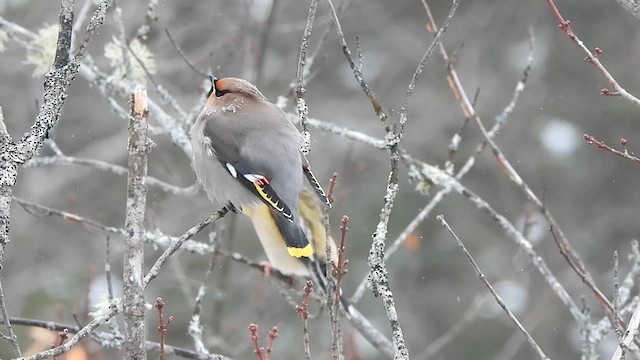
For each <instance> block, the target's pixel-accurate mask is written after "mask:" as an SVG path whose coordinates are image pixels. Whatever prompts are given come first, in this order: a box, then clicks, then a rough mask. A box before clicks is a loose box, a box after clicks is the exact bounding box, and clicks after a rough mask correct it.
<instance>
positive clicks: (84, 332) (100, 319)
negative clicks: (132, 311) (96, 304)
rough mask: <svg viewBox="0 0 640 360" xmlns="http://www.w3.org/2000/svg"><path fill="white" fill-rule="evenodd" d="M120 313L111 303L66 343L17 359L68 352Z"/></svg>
mask: <svg viewBox="0 0 640 360" xmlns="http://www.w3.org/2000/svg"><path fill="white" fill-rule="evenodd" d="M121 312H122V308H121V307H120V306H118V305H117V304H115V303H112V304H111V305H110V306H109V309H108V310H106V311H104V312H102V313H101V314H99V315H97V316H96V317H94V319H93V320H91V321H90V322H89V323H88V324H87V325H85V326H84V327H83V328H82V329H80V330H79V331H78V332H77V333H76V334H75V335H74V336H72V337H71V338H70V339H69V340H67V342H65V343H64V344H62V345H60V346H57V347H54V348H53V349H50V350H46V351H41V352H39V353H37V354H34V355H31V356H29V357H24V358H19V359H18V360H43V359H48V358H52V357H56V356H60V355H62V354H65V353H67V352H69V351H70V350H71V349H72V348H73V347H74V346H75V345H76V344H78V342H80V340H82V339H84V338H85V337H89V336H90V335H91V333H92V332H93V330H95V329H96V328H97V327H98V326H100V325H103V324H105V323H106V322H107V321H109V320H110V319H111V318H112V317H114V316H116V315H117V314H119V313H121Z"/></svg>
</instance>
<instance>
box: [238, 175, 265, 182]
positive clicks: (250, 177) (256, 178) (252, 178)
mask: <svg viewBox="0 0 640 360" xmlns="http://www.w3.org/2000/svg"><path fill="white" fill-rule="evenodd" d="M243 176H244V178H245V179H247V180H249V181H251V182H252V183H254V182H256V181H259V180H264V179H265V177H264V176H262V175H258V174H246V175H243Z"/></svg>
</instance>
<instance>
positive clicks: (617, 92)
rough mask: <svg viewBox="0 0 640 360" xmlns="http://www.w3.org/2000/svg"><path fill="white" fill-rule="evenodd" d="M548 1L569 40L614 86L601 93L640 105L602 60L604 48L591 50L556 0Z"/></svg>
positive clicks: (639, 101)
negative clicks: (572, 26) (562, 12)
mask: <svg viewBox="0 0 640 360" xmlns="http://www.w3.org/2000/svg"><path fill="white" fill-rule="evenodd" d="M547 2H548V3H549V6H550V7H551V11H552V12H553V15H554V16H555V18H556V20H557V21H558V28H559V29H560V30H561V31H562V32H564V33H565V34H566V35H567V37H568V38H569V40H571V41H572V42H573V43H575V44H576V45H578V47H579V48H580V49H582V51H584V53H585V54H587V57H586V58H585V61H586V62H588V63H590V64H593V65H594V66H595V67H596V69H597V70H598V71H599V72H600V73H601V74H602V75H603V76H604V77H605V79H607V82H608V83H609V86H611V87H612V88H613V91H611V90H609V89H607V88H604V89H602V90H600V93H601V94H602V95H604V96H620V97H621V98H623V99H625V100H627V101H629V102H631V103H632V104H634V105H635V106H640V99H638V98H637V97H635V96H633V95H631V94H630V93H629V92H627V90H625V89H624V88H623V87H622V86H620V84H618V81H617V80H616V79H615V78H614V77H613V75H611V73H609V70H607V68H606V67H605V66H604V65H603V64H602V63H601V62H600V59H599V58H598V55H600V54H601V53H602V50H600V49H599V48H595V50H594V52H595V54H594V53H592V52H591V50H589V48H588V47H587V46H586V45H585V44H584V42H582V40H580V38H578V36H577V35H576V34H575V33H574V32H573V30H572V29H571V22H570V21H569V20H565V19H564V17H563V16H562V14H561V13H560V11H559V10H558V8H557V7H556V4H555V2H554V0H547Z"/></svg>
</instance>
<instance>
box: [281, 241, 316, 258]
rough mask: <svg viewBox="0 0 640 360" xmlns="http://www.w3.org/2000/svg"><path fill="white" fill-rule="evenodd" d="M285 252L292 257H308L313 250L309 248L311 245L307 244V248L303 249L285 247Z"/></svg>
mask: <svg viewBox="0 0 640 360" xmlns="http://www.w3.org/2000/svg"><path fill="white" fill-rule="evenodd" d="M287 252H289V255H291V256H293V257H297V258H299V257H303V256H304V257H309V256H311V254H313V249H312V248H311V244H307V246H305V247H303V248H296V247H289V246H287Z"/></svg>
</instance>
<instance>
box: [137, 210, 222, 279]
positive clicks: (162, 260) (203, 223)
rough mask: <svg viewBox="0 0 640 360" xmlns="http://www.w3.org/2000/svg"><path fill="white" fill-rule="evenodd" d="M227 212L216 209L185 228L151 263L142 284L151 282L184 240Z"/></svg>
mask: <svg viewBox="0 0 640 360" xmlns="http://www.w3.org/2000/svg"><path fill="white" fill-rule="evenodd" d="M227 212H229V210H228V209H227V208H222V209H220V210H218V211H217V212H216V213H215V214H213V215H209V216H208V217H207V218H206V219H204V220H203V221H201V222H200V223H199V224H197V225H195V226H193V227H192V228H190V229H189V230H187V232H185V233H184V234H182V236H180V237H179V238H178V239H175V240H174V241H173V242H172V243H171V246H169V247H168V248H167V249H166V250H165V251H164V252H163V253H162V255H160V257H159V258H158V259H157V260H156V262H155V263H154V264H153V266H152V267H151V269H149V272H148V273H147V275H145V276H144V282H143V283H144V285H145V286H147V285H148V284H149V282H151V281H152V280H153V279H155V278H156V276H158V272H159V271H160V268H161V267H162V266H163V265H164V264H165V263H166V262H167V260H169V257H170V256H171V255H173V253H175V252H176V251H178V249H179V248H180V247H181V246H182V244H184V243H185V241H187V240H189V239H191V238H192V237H194V236H195V235H196V234H197V233H199V232H200V231H201V230H202V229H204V228H205V227H207V226H208V225H210V224H212V223H214V222H216V221H218V220H219V219H220V218H222V217H223V216H225V215H226V214H227Z"/></svg>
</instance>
